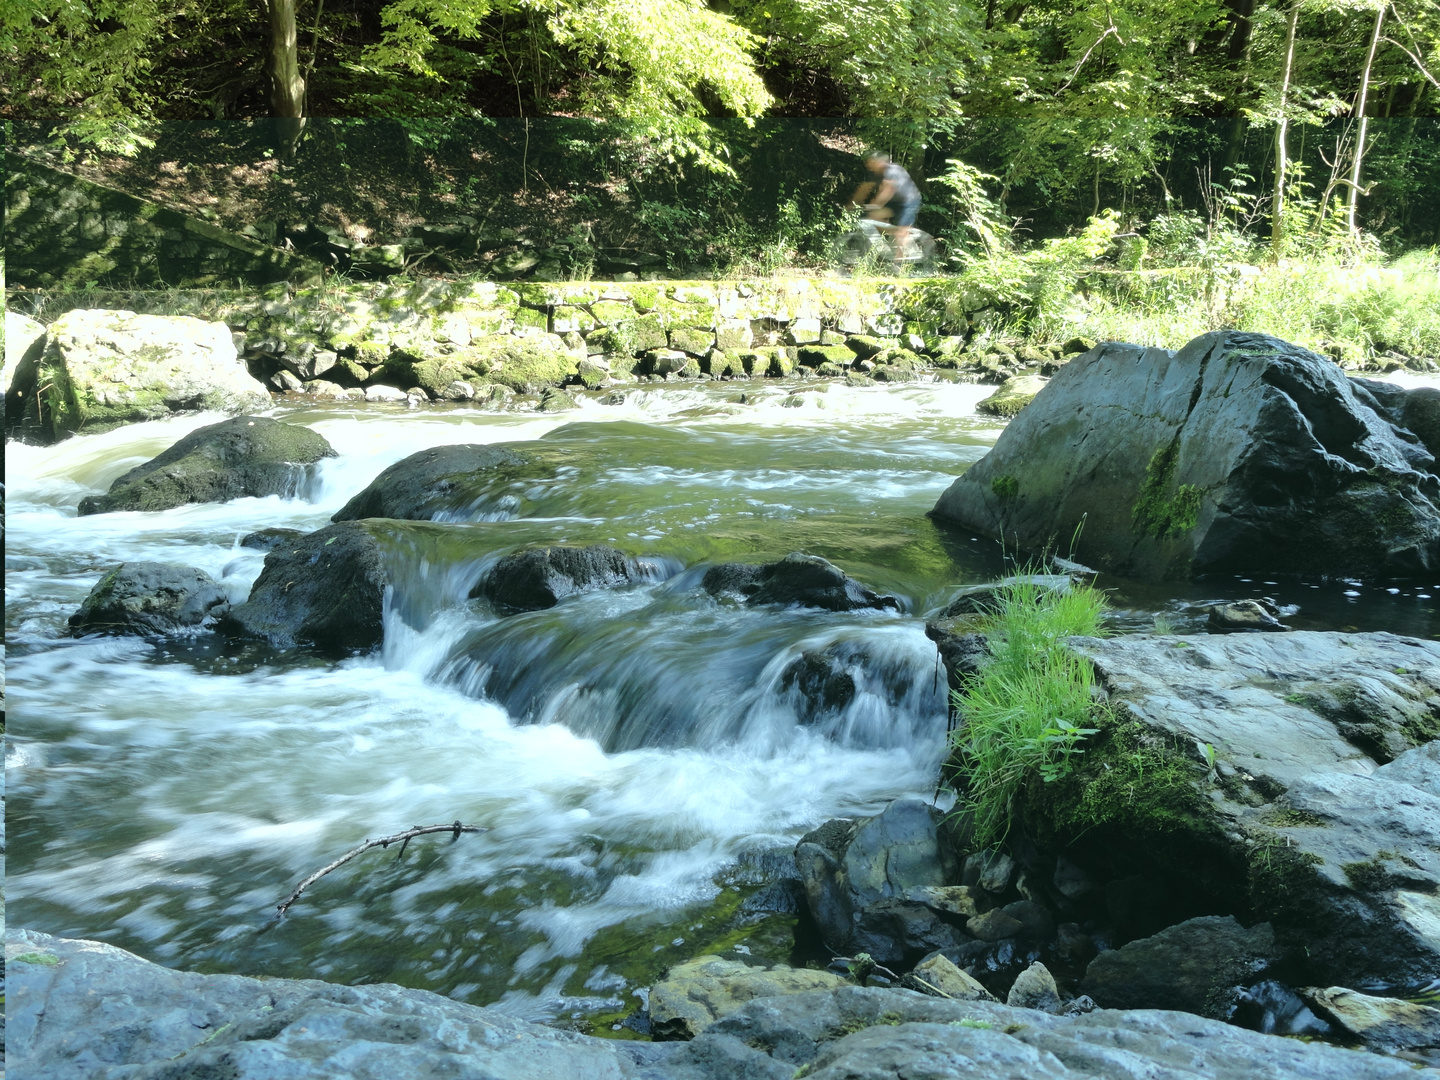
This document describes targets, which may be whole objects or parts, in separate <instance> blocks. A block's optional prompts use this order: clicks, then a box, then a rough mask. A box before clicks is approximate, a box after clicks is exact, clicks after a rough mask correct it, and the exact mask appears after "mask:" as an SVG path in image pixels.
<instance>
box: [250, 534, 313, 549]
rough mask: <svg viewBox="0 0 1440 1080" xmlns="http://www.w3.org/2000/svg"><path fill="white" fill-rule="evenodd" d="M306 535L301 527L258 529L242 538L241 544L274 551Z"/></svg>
mask: <svg viewBox="0 0 1440 1080" xmlns="http://www.w3.org/2000/svg"><path fill="white" fill-rule="evenodd" d="M304 535H305V533H304V532H302V531H301V530H300V529H279V528H274V529H256V530H255V531H254V532H252V533H246V534H245V535H244V536H242V537H241V538H240V546H241V547H242V548H253V549H255V550H256V551H274V550H275V549H276V548H277V547H280V546H282V545H284V544H293V543H295V542H296V541H298V540H299V539H300V538H301V537H302V536H304Z"/></svg>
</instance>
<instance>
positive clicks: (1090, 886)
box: [1051, 855, 1100, 900]
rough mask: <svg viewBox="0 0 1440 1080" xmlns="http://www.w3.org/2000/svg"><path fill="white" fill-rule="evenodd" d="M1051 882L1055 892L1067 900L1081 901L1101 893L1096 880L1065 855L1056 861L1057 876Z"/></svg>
mask: <svg viewBox="0 0 1440 1080" xmlns="http://www.w3.org/2000/svg"><path fill="white" fill-rule="evenodd" d="M1051 880H1052V881H1053V882H1054V884H1055V890H1056V891H1057V892H1058V893H1059V894H1060V895H1061V896H1063V897H1065V899H1067V900H1081V899H1083V898H1085V897H1087V896H1093V895H1095V894H1096V893H1098V892H1099V891H1100V885H1099V883H1098V882H1097V881H1096V880H1095V879H1094V878H1092V877H1091V876H1090V875H1089V874H1087V873H1086V872H1085V871H1084V869H1082V868H1081V867H1079V866H1077V865H1076V864H1075V863H1073V862H1071V861H1070V860H1069V859H1067V858H1065V857H1064V856H1063V855H1062V856H1060V857H1059V858H1058V859H1056V860H1055V876H1054V877H1053V878H1052V879H1051Z"/></svg>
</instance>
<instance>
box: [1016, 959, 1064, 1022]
mask: <svg viewBox="0 0 1440 1080" xmlns="http://www.w3.org/2000/svg"><path fill="white" fill-rule="evenodd" d="M1005 1004H1006V1005H1009V1006H1010V1007H1011V1008H1012V1009H1039V1010H1040V1011H1041V1012H1047V1013H1059V1012H1061V1011H1062V1009H1063V1007H1064V1006H1063V1005H1062V1004H1061V1001H1060V991H1059V989H1058V988H1057V987H1056V985H1055V976H1053V975H1051V974H1050V969H1049V968H1047V967H1046V966H1045V965H1044V964H1042V963H1040V961H1038V960H1037V961H1035V963H1033V964H1031V965H1030V966H1029V967H1028V968H1026V969H1025V970H1024V971H1022V972H1021V973H1020V976H1019V978H1017V979H1016V980H1015V983H1014V985H1013V986H1011V987H1010V995H1009V996H1008V997H1007V998H1006V999H1005Z"/></svg>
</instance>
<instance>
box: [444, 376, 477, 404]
mask: <svg viewBox="0 0 1440 1080" xmlns="http://www.w3.org/2000/svg"><path fill="white" fill-rule="evenodd" d="M442 396H443V397H444V399H445V400H446V401H469V400H470V399H471V398H473V397H474V396H475V387H473V386H471V385H470V384H469V383H468V382H465V381H464V380H463V379H456V380H455V381H454V382H452V383H450V384H449V385H448V386H446V387H445V392H444V394H443V395H442Z"/></svg>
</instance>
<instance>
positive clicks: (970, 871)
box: [961, 851, 1017, 895]
mask: <svg viewBox="0 0 1440 1080" xmlns="http://www.w3.org/2000/svg"><path fill="white" fill-rule="evenodd" d="M1016 869H1017V866H1016V863H1015V860H1014V859H1012V858H1011V857H1010V856H1009V855H1006V854H1005V853H1004V852H1003V851H977V852H974V853H973V854H970V855H967V856H966V857H965V866H964V868H963V870H962V871H961V874H962V877H961V880H963V881H965V882H966V883H967V884H974V885H978V886H979V887H980V888H982V889H984V890H985V891H986V892H990V893H995V894H996V895H999V894H1000V893H1003V892H1005V891H1006V890H1007V889H1009V888H1010V883H1011V882H1012V881H1013V880H1015V871H1016Z"/></svg>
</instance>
